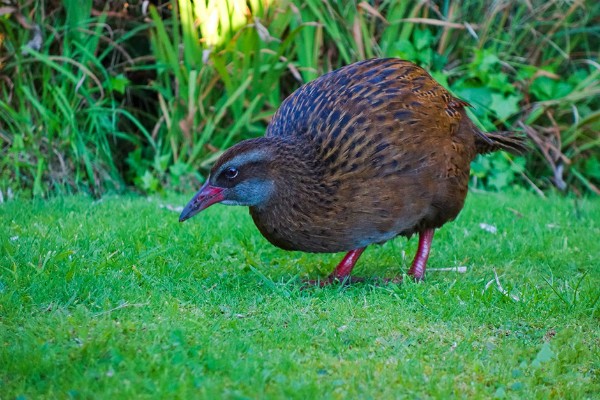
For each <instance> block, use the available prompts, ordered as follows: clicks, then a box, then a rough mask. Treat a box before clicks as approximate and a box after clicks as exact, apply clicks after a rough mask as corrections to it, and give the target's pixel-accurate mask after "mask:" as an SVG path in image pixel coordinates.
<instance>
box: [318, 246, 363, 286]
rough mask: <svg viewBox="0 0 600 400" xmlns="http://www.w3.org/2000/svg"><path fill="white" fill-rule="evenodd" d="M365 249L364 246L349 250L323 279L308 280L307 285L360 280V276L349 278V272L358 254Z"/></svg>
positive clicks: (325, 284)
mask: <svg viewBox="0 0 600 400" xmlns="http://www.w3.org/2000/svg"><path fill="white" fill-rule="evenodd" d="M363 251H365V248H364V247H361V248H359V249H355V250H351V251H349V252H348V253H346V255H345V256H344V259H343V260H342V261H341V262H340V263H339V264H338V265H337V267H335V270H333V272H332V273H331V274H330V275H329V276H328V277H327V279H325V280H318V281H315V280H310V281H308V282H306V283H308V284H309V285H318V286H321V287H323V286H327V285H330V284H332V283H333V282H335V281H339V282H344V283H352V282H360V281H361V279H360V278H354V279H353V278H350V272H352V269H353V268H354V266H355V265H356V261H358V258H359V257H360V255H361V254H362V253H363Z"/></svg>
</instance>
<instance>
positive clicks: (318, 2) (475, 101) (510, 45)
mask: <svg viewBox="0 0 600 400" xmlns="http://www.w3.org/2000/svg"><path fill="white" fill-rule="evenodd" d="M598 43H600V3H599V2H597V1H592V0H590V1H580V0H579V1H578V0H574V1H562V0H560V1H559V0H551V1H535V0H531V1H517V0H505V1H474V0H467V1H456V0H445V1H442V0H440V1H399V0H394V1H392V0H389V1H386V0H371V1H362V2H357V1H342V0H306V1H300V0H279V1H277V0H249V1H242V0H200V1H191V0H178V1H176V0H173V1H160V0H159V1H153V2H149V1H141V0H131V1H119V0H116V1H108V2H105V1H92V0H82V1H75V0H63V1H58V0H53V1H40V0H24V1H18V2H17V1H15V0H9V1H3V2H2V3H0V194H1V195H2V197H6V196H7V195H8V196H12V195H13V194H14V193H18V194H19V195H21V196H30V195H35V196H43V195H48V194H53V193H65V192H67V193H68V192H75V191H87V192H91V193H93V194H95V195H99V194H101V193H104V192H105V191H107V190H110V191H112V190H117V191H119V190H123V189H124V188H126V187H130V186H132V185H134V186H135V187H137V188H138V189H139V190H142V191H145V192H157V191H161V190H165V189H167V188H168V189H170V190H190V189H192V188H195V187H197V184H198V181H201V180H202V179H203V176H204V175H205V174H206V172H207V170H208V168H209V166H210V164H211V162H212V161H214V160H215V158H216V157H218V155H219V154H220V152H222V151H223V150H224V149H225V148H227V147H228V146H230V145H231V144H232V143H234V142H236V141H239V140H241V139H245V138H248V137H253V136H259V135H262V134H263V133H264V130H265V127H266V125H267V124H268V122H269V119H270V118H271V116H272V114H273V113H274V111H275V110H276V109H277V107H278V106H279V104H280V103H281V101H282V100H283V99H284V98H285V97H286V96H287V95H289V94H290V93H291V92H293V91H294V90H295V89H296V88H297V87H299V86H300V85H301V84H302V83H304V82H307V81H310V80H312V79H314V78H315V77H317V76H319V75H320V74H323V73H325V72H327V71H330V70H332V69H335V68H338V67H340V66H342V65H345V64H348V63H351V62H353V61H357V60H360V59H364V58H369V57H379V56H391V57H401V58H404V59H408V60H411V61H414V62H416V63H417V64H419V65H422V66H423V67H425V68H426V69H427V70H428V71H430V72H431V73H432V75H433V76H434V77H435V78H436V79H437V80H438V81H440V82H441V83H442V84H444V85H445V86H446V87H448V88H450V89H451V90H452V91H453V93H455V94H456V95H457V96H459V97H461V98H463V99H465V100H467V101H469V102H470V103H471V104H472V105H473V108H472V109H471V112H472V115H473V117H474V118H476V120H477V121H478V123H479V124H480V125H481V126H482V127H483V128H484V129H486V130H490V131H491V130H518V131H522V132H523V133H524V134H526V135H527V136H528V137H529V138H530V139H531V141H532V143H533V144H534V146H535V150H534V151H533V152H532V153H531V154H530V155H529V156H528V157H527V158H526V159H523V158H516V159H514V158H512V157H510V156H508V155H506V154H494V155H492V156H489V157H485V158H484V157H481V158H478V159H477V160H476V161H475V162H474V163H473V171H472V176H473V181H474V182H473V183H474V185H475V186H479V187H485V188H487V189H492V190H501V189H503V188H506V187H507V186H510V185H514V184H523V185H526V186H528V187H531V188H533V189H534V190H536V191H538V192H540V193H541V191H543V190H552V189H551V188H558V190H561V191H566V190H570V191H574V192H575V193H577V194H583V193H596V194H600V189H599V188H598V186H600V135H599V132H600V111H599V110H600V107H599V105H600V64H599V63H598V53H599V51H600V49H599V47H598ZM0 200H1V198H0Z"/></svg>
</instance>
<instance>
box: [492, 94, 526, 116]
mask: <svg viewBox="0 0 600 400" xmlns="http://www.w3.org/2000/svg"><path fill="white" fill-rule="evenodd" d="M520 100H521V98H520V96H517V95H511V96H506V97H505V96H503V95H502V94H500V93H493V94H492V95H491V104H490V108H491V109H492V111H494V113H495V114H496V115H497V116H498V118H500V119H501V120H503V121H504V120H506V119H508V118H509V117H511V116H513V115H514V114H516V113H517V112H518V111H519V101H520Z"/></svg>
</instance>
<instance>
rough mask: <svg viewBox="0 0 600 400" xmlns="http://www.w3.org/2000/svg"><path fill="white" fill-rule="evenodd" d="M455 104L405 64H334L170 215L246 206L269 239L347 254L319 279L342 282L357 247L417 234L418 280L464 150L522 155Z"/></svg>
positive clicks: (463, 180) (453, 200)
mask: <svg viewBox="0 0 600 400" xmlns="http://www.w3.org/2000/svg"><path fill="white" fill-rule="evenodd" d="M466 106H468V104H467V103H466V102H464V101H462V100H459V99H457V98H455V97H453V96H452V95H451V94H450V93H449V92H448V91H447V90H446V89H444V88H443V87H442V86H441V85H440V84H438V83H437V82H436V81H435V80H434V79H433V78H432V77H431V76H430V75H429V74H428V73H427V72H426V71H425V70H423V69H422V68H420V67H418V66H416V65H415V64H413V63H411V62H408V61H403V60H399V59H394V58H386V59H371V60H367V61H361V62H357V63H355V64H351V65H348V66H346V67H343V68H340V69H338V70H336V71H333V72H330V73H328V74H325V75H323V76H321V77H320V78H318V79H316V80H314V81H312V82H310V83H308V84H305V85H304V86H302V87H301V88H299V89H298V90H297V91H296V92H294V93H293V94H292V95H290V96H289V97H288V98H287V99H286V100H285V101H284V102H283V103H282V105H281V107H280V108H279V110H278V111H277V112H276V113H275V115H274V117H273V119H272V121H271V123H270V124H269V126H268V128H267V132H266V134H265V136H264V137H261V138H256V139H249V140H245V141H242V142H240V143H238V144H236V145H235V146H233V147H231V148H230V149H228V150H227V151H225V153H223V155H222V156H221V157H220V158H219V159H218V160H217V162H216V163H215V164H214V166H213V167H212V170H211V172H210V176H209V178H208V179H207V181H206V183H205V184H204V185H203V186H202V188H201V189H200V191H199V192H198V193H197V194H196V195H195V196H194V198H193V199H192V200H191V201H190V202H189V203H188V204H187V206H186V207H185V209H184V210H183V212H182V213H181V216H180V217H179V220H180V221H185V220H186V219H188V218H191V217H192V216H194V215H195V214H197V213H198V212H200V211H202V210H204V209H205V208H207V207H209V206H210V205H212V204H215V203H223V204H227V205H240V206H249V207H250V214H251V215H252V218H253V219H254V222H255V224H256V226H257V227H258V229H259V230H260V232H261V233H262V234H263V236H264V237H265V238H267V240H269V241H270V242H271V243H272V244H274V245H275V246H278V247H280V248H282V249H285V250H301V251H306V252H315V253H333V252H341V251H345V252H348V253H347V254H346V256H345V257H344V259H343V260H342V261H341V263H340V264H339V265H338V266H337V267H336V269H335V271H334V272H333V273H332V274H331V275H330V276H329V278H328V279H326V280H323V281H319V283H320V284H321V285H324V284H328V283H331V282H334V281H336V280H339V281H349V279H348V278H349V274H350V272H351V271H352V268H353V267H354V265H355V263H356V261H357V260H358V258H359V257H360V255H361V253H362V252H363V251H364V249H365V247H367V246H368V245H370V244H372V243H382V242H385V241H388V240H390V239H393V238H394V237H396V236H398V235H401V236H411V235H412V234H414V233H418V234H419V248H418V251H417V254H416V256H415V258H414V261H413V262H412V266H411V268H410V270H409V271H408V274H409V275H411V276H413V277H414V279H416V280H421V279H422V278H423V276H424V273H425V266H426V263H427V258H428V256H429V249H430V246H431V241H432V239H433V233H434V230H435V229H436V228H439V227H441V226H442V225H443V224H444V223H446V222H447V221H451V220H453V219H454V218H456V216H457V215H458V213H459V212H460V210H461V209H462V208H463V204H464V200H465V196H466V194H467V185H468V180H469V169H470V163H471V161H472V160H473V159H474V158H475V156H476V155H477V154H483V153H488V152H492V151H496V150H507V151H509V152H512V153H516V154H519V153H523V152H524V151H525V150H526V147H525V144H524V142H523V141H522V139H520V138H519V137H516V136H514V135H513V134H511V133H506V132H504V133H496V134H490V133H483V132H481V131H480V130H479V129H478V128H477V127H476V126H475V125H474V124H473V122H472V121H471V120H470V119H469V117H468V116H467V114H466V112H465V107H466Z"/></svg>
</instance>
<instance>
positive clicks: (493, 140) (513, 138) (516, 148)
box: [475, 131, 530, 155]
mask: <svg viewBox="0 0 600 400" xmlns="http://www.w3.org/2000/svg"><path fill="white" fill-rule="evenodd" d="M475 148H476V149H477V153H479V154H487V153H491V152H493V151H498V150H504V151H507V152H509V153H512V154H515V155H523V154H526V153H528V152H529V150H530V148H529V145H528V143H527V141H526V138H525V137H524V136H519V135H517V134H516V133H515V132H510V131H504V132H493V133H483V132H480V133H479V135H477V136H475Z"/></svg>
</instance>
